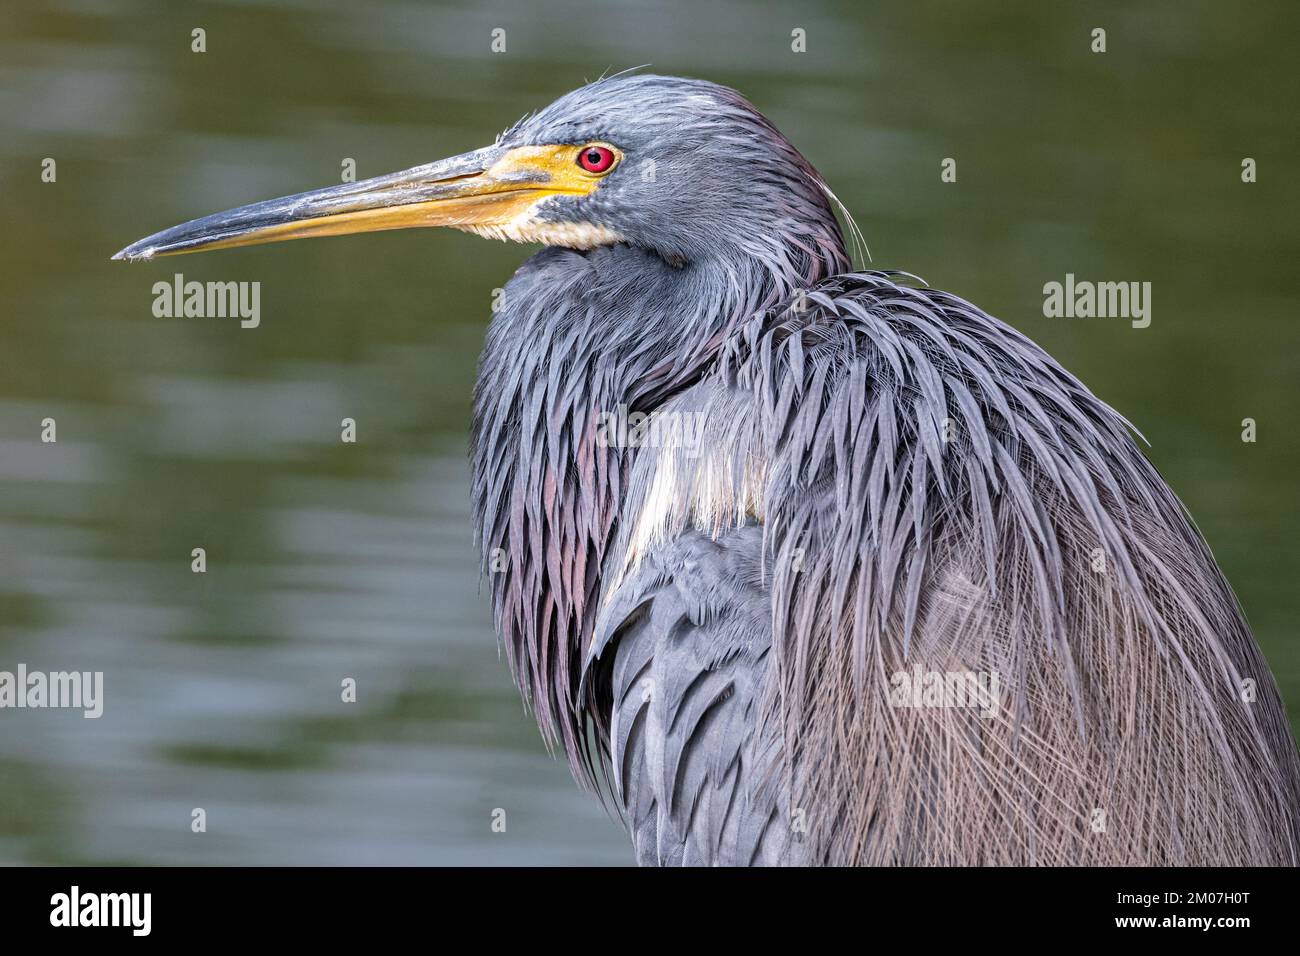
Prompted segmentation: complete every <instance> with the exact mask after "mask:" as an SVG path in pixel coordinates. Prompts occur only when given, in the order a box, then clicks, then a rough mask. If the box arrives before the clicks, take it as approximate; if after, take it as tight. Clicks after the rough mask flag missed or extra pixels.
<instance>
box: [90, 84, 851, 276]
mask: <svg viewBox="0 0 1300 956" xmlns="http://www.w3.org/2000/svg"><path fill="white" fill-rule="evenodd" d="M828 196H829V193H828V191H827V190H826V189H825V186H824V185H823V184H822V182H821V179H820V177H819V176H818V174H817V172H816V171H815V170H814V169H813V167H812V166H811V165H810V164H809V163H808V161H807V160H805V159H804V158H803V156H801V155H800V154H799V152H798V151H797V150H796V149H795V148H794V147H793V146H792V145H791V144H790V143H789V141H788V140H786V139H785V137H784V136H782V135H781V134H780V133H779V132H778V131H777V130H776V128H775V127H773V126H772V124H771V123H769V122H768V121H767V120H766V119H765V118H764V117H763V116H762V115H761V114H760V113H759V112H758V111H757V110H755V109H754V108H753V107H752V106H751V105H750V104H749V103H748V102H747V101H746V100H745V99H744V98H743V97H742V96H741V95H740V94H739V93H737V92H735V91H734V90H731V89H728V88H726V87H723V86H718V85H716V84H713V83H707V82H704V81H700V80H684V79H678V78H675V77H662V76H652V75H622V76H616V77H612V78H609V79H604V80H600V81H597V82H595V83H592V84H589V85H587V86H584V87H581V88H579V89H577V90H574V91H573V92H571V93H568V94H566V95H565V96H563V97H561V98H560V99H558V100H556V101H555V102H554V103H552V104H551V105H550V106H548V107H546V108H545V109H543V110H541V111H539V112H537V113H535V114H533V115H531V116H529V117H527V118H526V119H524V120H521V121H520V122H519V123H516V124H515V125H514V126H512V127H511V128H510V129H509V130H507V131H506V132H505V133H503V134H502V135H501V136H500V137H498V138H497V142H496V143H494V144H493V145H491V146H486V147H484V148H482V149H476V150H474V151H472V152H469V153H464V154H462V155H460V156H455V157H452V158H451V159H444V160H440V161H438V162H434V163H429V164H427V165H424V166H417V167H415V168H413V169H408V170H406V171H404V172H400V173H393V174H390V175H387V176H380V177H377V178H375V179H369V180H365V181H362V182H357V183H345V184H343V185H341V186H333V187H330V188H327V189H318V190H315V191H312V192H306V193H299V194H297V195H293V196H287V197H285V198H282V199H272V200H268V201H266V202H259V203H254V204H252V205H249V206H241V207H239V208H237V209H232V210H229V211H227V212H223V213H218V214H216V215H213V216H207V217H205V218H202V219H196V220H194V221H192V222H187V223H184V224H182V225H180V226H175V227H173V228H171V229H166V230H164V231H162V232H159V233H156V234H155V235H152V236H149V237H148V238H145V239H142V240H140V241H139V242H136V243H134V244H132V245H130V246H128V247H127V248H125V249H123V250H122V251H121V252H119V253H118V254H117V255H116V256H114V257H113V258H115V259H138V258H150V257H152V256H156V255H171V254H175V253H182V252H196V251H199V250H203V249H219V248H227V247H233V246H247V245H253V244H256V243H263V242H277V241H280V240H283V239H300V238H306V237H310V236H330V235H343V234H346V233H354V232H371V231H376V230H382V229H404V228H409V227H414V226H450V227H452V228H455V229H463V230H466V231H469V232H475V233H478V234H480V235H484V236H489V237H493V238H500V239H510V240H514V241H517V242H538V243H542V244H545V245H555V246H567V247H570V248H577V249H586V248H592V247H594V246H599V245H607V244H612V243H617V242H627V243H631V244H633V245H637V246H641V247H644V248H647V249H651V250H654V251H656V252H658V253H659V254H660V255H662V256H664V258H665V259H668V260H669V261H690V260H694V259H697V258H703V257H708V256H712V255H717V254H719V253H744V252H750V253H752V254H757V255H762V254H764V253H770V252H771V250H770V249H768V248H766V246H765V244H767V245H770V244H772V243H773V242H778V241H780V238H781V237H782V236H784V235H788V236H789V241H791V242H793V243H795V244H797V245H800V246H801V247H803V248H807V247H809V246H810V245H816V246H824V247H827V248H840V249H842V248H843V241H842V239H841V237H840V231H839V226H838V225H837V223H836V221H835V216H834V213H833V212H832V211H831V207H830V202H829V200H828Z"/></svg>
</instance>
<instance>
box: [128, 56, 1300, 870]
mask: <svg viewBox="0 0 1300 956" xmlns="http://www.w3.org/2000/svg"><path fill="white" fill-rule="evenodd" d="M432 226H446V227H451V228H453V229H458V230H462V231H466V232H471V233H476V234H478V235H479V236H484V237H489V238H496V239H502V240H510V241H514V242H518V243H527V244H540V245H541V246H542V248H541V249H540V250H538V251H536V252H535V253H534V254H533V255H531V257H530V258H528V259H527V260H526V261H525V262H524V263H523V264H522V265H521V266H520V267H519V269H518V271H517V272H515V274H514V275H513V277H512V278H511V279H510V280H509V282H508V283H507V284H506V285H505V286H504V291H503V293H502V294H501V296H500V299H499V300H498V302H497V303H496V305H495V307H494V309H493V314H492V316H491V318H490V323H489V325H488V329H487V332H486V341H485V345H484V350H483V353H482V357H481V359H480V365H479V370H478V379H477V384H476V387H475V392H474V412H473V423H472V430H471V432H472V439H471V471H472V482H471V488H472V498H473V509H472V510H473V515H474V525H475V528H474V531H475V539H476V543H477V545H478V547H479V548H480V549H481V552H482V554H483V574H484V580H485V581H486V585H485V586H486V589H487V590H489V591H490V596H491V604H492V610H493V621H494V625H495V628H496V631H497V634H498V642H499V647H502V648H504V651H505V656H506V658H507V659H508V662H509V665H510V667H511V668H512V671H513V675H514V678H515V680H516V683H517V684H518V687H519V689H520V692H521V694H522V696H523V698H524V700H525V702H526V703H527V705H528V706H529V708H530V709H531V711H532V712H533V714H534V715H535V717H536V720H537V722H538V724H539V726H540V728H541V731H542V735H543V737H544V738H545V740H546V742H547V743H548V745H550V746H551V747H552V748H553V749H557V750H559V751H561V752H562V753H563V754H564V755H565V757H566V758H567V761H568V763H569V765H570V766H571V768H572V771H573V773H574V775H575V777H576V778H577V780H578V782H579V783H580V784H582V785H583V786H585V787H587V788H589V789H592V790H594V791H596V792H597V793H598V794H600V795H601V797H602V798H603V799H607V800H609V801H611V802H612V803H613V804H614V805H615V807H616V809H617V815H618V816H619V817H620V818H621V819H622V820H623V821H624V822H625V824H626V827H627V829H628V832H629V834H630V838H631V842H632V846H633V850H634V853H635V857H636V860H637V861H638V862H639V863H641V864H647V865H655V864H658V865H678V864H682V865H1001V864H1011V865H1025V864H1032V865H1202V864H1223V865H1234V864H1236V865H1247V864H1249V865H1295V864H1296V863H1297V857H1298V855H1300V816H1298V810H1297V808H1298V807H1300V761H1298V759H1297V750H1296V745H1295V741H1294V739H1293V737H1292V735H1291V731H1290V728H1289V726H1288V723H1287V719H1286V712H1285V709H1284V706H1283V703H1282V700H1281V696H1280V693H1279V691H1278V688H1277V685H1276V682H1275V681H1274V678H1273V676H1272V674H1271V672H1270V670H1269V667H1268V665H1267V663H1266V661H1265V659H1264V657H1263V654H1262V653H1261V651H1260V649H1259V647H1258V645H1257V644H1256V642H1255V639H1254V637H1253V635H1252V633H1251V630H1250V628H1249V626H1248V624H1247V621H1246V618H1245V615H1244V613H1243V610H1242V608H1241V606H1240V604H1239V603H1238V601H1237V599H1236V597H1235V595H1234V593H1233V591H1232V589H1231V587H1230V585H1229V584H1228V582H1227V580H1226V578H1225V577H1224V575H1223V573H1222V572H1221V571H1220V569H1219V567H1218V565H1217V564H1216V562H1215V559H1214V557H1213V556H1212V554H1211V551H1210V549H1209V547H1208V545H1207V544H1206V542H1205V540H1204V538H1203V537H1202V535H1201V534H1200V532H1199V531H1198V529H1197V528H1196V526H1195V525H1194V523H1193V521H1192V519H1191V517H1190V516H1189V514H1188V513H1187V511H1186V509H1185V507H1184V506H1183V504H1182V503H1181V502H1180V500H1179V499H1178V497H1177V496H1176V495H1175V493H1174V492H1173V491H1172V490H1171V488H1170V487H1169V485H1168V484H1166V482H1165V481H1164V480H1163V479H1162V477H1161V475H1160V474H1159V473H1158V472H1157V470H1156V468H1155V467H1154V466H1153V465H1152V464H1151V463H1150V462H1149V461H1148V459H1147V458H1146V457H1145V455H1144V453H1143V452H1142V450H1141V447H1140V445H1139V440H1140V438H1141V436H1140V434H1139V433H1137V432H1136V429H1134V428H1133V426H1131V425H1130V424H1129V422H1128V421H1127V420H1126V419H1125V418H1124V417H1122V416H1121V415H1120V414H1118V413H1117V412H1116V411H1114V410H1113V409H1112V408H1111V407H1110V406H1108V405H1107V404H1106V403H1104V402H1103V401H1102V400H1101V399H1099V398H1097V397H1096V396H1095V395H1094V394H1093V393H1092V392H1091V391H1089V389H1088V388H1086V387H1085V386H1084V385H1083V384H1082V382H1081V381H1080V380H1079V379H1078V378H1076V377H1075V376H1074V375H1072V374H1071V373H1069V372H1067V371H1066V370H1065V368H1064V367H1063V366H1062V365H1061V364H1060V363H1059V362H1057V361H1056V360H1055V359H1054V358H1053V357H1052V356H1050V355H1049V354H1047V352H1045V351H1044V350H1043V349H1042V348H1041V347H1039V346H1038V345H1037V344H1035V343H1034V342H1033V341H1031V340H1030V339H1029V338H1028V337H1027V336H1026V335H1024V334H1022V333H1021V332H1019V331H1018V330H1017V329H1015V328H1014V327H1013V326H1011V325H1009V324H1006V323H1004V322H1003V321H1001V320H999V319H997V318H994V317H993V316H991V315H989V314H987V313H986V312H984V311H983V310H981V309H980V308H978V307H976V306H975V305H972V304H971V303H970V302H968V301H966V300H964V299H962V298H960V297H958V296H956V295H953V294H950V293H947V292H943V291H940V290H938V289H935V288H932V287H930V286H929V285H928V284H926V283H924V282H922V281H921V280H919V279H917V278H915V277H914V276H911V275H910V274H907V273H904V272H890V271H882V270H879V269H875V268H870V269H863V268H860V267H855V265H854V254H855V251H856V250H855V248H854V247H855V246H856V245H857V243H858V240H859V239H860V236H861V233H860V231H859V230H858V228H857V227H856V225H854V222H853V218H852V216H850V215H849V214H848V211H847V210H846V209H845V208H844V207H843V205H842V204H841V203H840V202H839V200H838V199H836V197H835V194H834V193H833V192H832V191H831V189H830V188H829V187H828V185H827V183H826V182H825V180H824V179H823V178H822V176H821V175H820V174H819V173H818V172H817V170H816V169H815V168H814V167H813V165H812V164H811V163H810V162H809V161H808V160H807V159H806V158H805V157H804V156H803V155H802V154H801V153H800V152H799V150H798V149H796V148H795V146H794V145H793V144H792V143H791V142H790V141H789V140H788V139H787V138H786V137H785V136H784V135H782V133H781V132H779V131H778V129H777V128H776V127H775V126H774V125H773V123H772V122H770V121H769V120H768V119H767V118H766V117H764V116H763V114H761V113H760V112H759V111H758V110H757V109H756V108H755V107H754V106H753V105H751V103H750V102H749V101H748V100H746V99H745V98H744V97H743V96H742V95H741V94H740V93H738V92H737V91H735V90H733V89H731V88H728V87H725V86H721V85H717V84H714V83H712V82H708V81H704V80H694V79H684V78H677V77H670V76H656V75H651V74H648V73H640V72H635V73H625V74H619V75H616V76H611V77H603V78H601V79H599V80H597V81H596V82H592V83H588V84H586V85H583V86H581V87H579V88H577V89H575V90H573V91H571V92H569V93H567V94H565V95H563V96H561V97H560V98H559V99H558V100H556V101H555V102H553V103H551V104H550V105H549V106H546V107H544V108H542V109H540V110H539V111H537V112H534V113H532V114H530V115H529V116H527V117H525V118H524V119H522V120H521V121H519V122H518V123H516V124H514V125H513V126H511V127H510V128H509V129H507V130H506V131H505V132H504V133H502V134H501V135H500V136H498V137H497V138H496V141H495V142H494V143H493V144H492V145H490V146H486V147H482V148H478V149H474V150H473V151H471V152H467V153H464V154H462V155H459V156H456V157H453V158H450V159H444V160H440V161H437V162H432V163H428V164H426V165H421V166H416V167H414V168H412V169H409V170H406V171H404V172H398V173H394V174H391V175H385V176H380V177H377V178H374V179H369V180H365V181H360V182H355V183H344V184H342V185H335V186H332V187H328V188H323V189H317V190H314V191H310V192H304V193H300V194H297V195H293V196H289V197H286V198H281V199H272V200H269V201H265V202H257V203H253V204H251V205H245V206H241V207H239V208H235V209H232V210H230V211H227V212H223V213H218V214H216V215H212V216H207V217H205V218H201V219H196V220H193V221H191V222H187V223H184V224H183V225H179V226H175V227H173V228H170V229H166V230H164V231H162V232H159V233H157V234H155V235H152V236H149V237H148V238H145V239H142V240H140V241H139V242H136V243H134V244H132V245H130V246H128V247H127V248H125V249H123V250H122V251H121V252H119V253H117V255H115V256H114V257H113V258H115V259H128V260H133V259H149V258H151V257H153V256H162V255H171V254H175V253H189V252H196V251H200V250H211V249H221V248H226V247H238V246H247V245H252V244H256V243H267V242H276V241H280V240H286V239H297V238H304V237H313V236H331V235H342V234H347V233H359V232H367V231H374V230H385V229H401V228H407V227H432ZM619 416H623V417H624V418H625V419H626V420H627V421H634V422H635V426H634V427H631V428H615V427H610V425H611V422H613V421H615V420H617V419H618V418H619ZM963 686H964V687H965V689H966V690H967V691H969V693H967V694H966V695H965V696H964V698H963V695H962V693H961V691H962V688H963ZM972 704H976V705H978V706H973V705H972Z"/></svg>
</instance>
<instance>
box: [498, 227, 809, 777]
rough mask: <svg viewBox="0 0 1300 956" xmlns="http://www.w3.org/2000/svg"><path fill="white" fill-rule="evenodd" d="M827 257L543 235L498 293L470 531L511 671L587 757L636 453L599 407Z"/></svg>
mask: <svg viewBox="0 0 1300 956" xmlns="http://www.w3.org/2000/svg"><path fill="white" fill-rule="evenodd" d="M828 265H829V263H821V264H812V265H810V266H809V267H808V269H807V271H809V272H811V273H813V274H811V275H786V274H783V273H781V272H779V271H776V270H773V269H772V268H771V267H770V266H767V265H764V264H762V263H760V262H758V261H756V260H754V259H751V258H744V257H737V258H735V259H732V260H727V259H718V260H716V261H709V262H697V263H689V264H686V265H684V266H680V267H675V266H673V265H671V264H669V263H667V262H665V261H664V260H663V259H661V258H660V257H658V256H656V255H654V254H652V253H648V252H645V251H644V250H640V249H635V248H632V247H629V246H625V245H617V246H608V247H603V248H600V249H595V250H591V251H590V252H587V253H582V254H580V253H576V252H572V251H568V250H562V249H547V250H544V251H543V252H540V253H538V254H537V255H535V256H533V257H532V258H531V259H529V260H528V262H526V263H525V264H524V265H523V267H522V268H520V270H519V271H518V272H517V273H516V274H515V276H514V278H513V279H512V280H511V281H510V283H509V284H508V285H507V286H506V289H505V291H504V294H503V295H502V296H501V298H500V303H499V308H498V310H497V312H496V315H495V316H494V317H493V320H492V323H491V327H490V329H489V331H488V336H487V342H486V346H485V349H484V353H483V357H482V360H481V363H480V368H479V379H478V384H477V386H476V389H475V401H474V406H475V414H474V437H473V445H474V447H473V468H474V475H473V489H474V507H475V512H476V519H477V523H478V528H477V537H478V540H479V544H480V546H481V548H482V550H483V564H484V572H485V573H486V574H487V576H488V580H489V582H490V586H491V591H492V598H493V610H494V617H495V623H496V625H497V629H498V633H499V634H500V635H501V639H502V641H503V643H504V644H505V647H506V651H507V654H508V655H509V657H510V661H511V664H512V666H513V668H514V670H515V676H516V680H517V681H518V683H519V685H520V688H521V689H522V690H523V692H524V694H525V696H526V697H527V698H528V699H529V701H530V703H531V704H532V706H533V708H534V710H535V712H536V715H537V719H538V722H539V724H541V726H542V728H543V731H544V732H546V733H547V735H548V737H550V738H552V739H559V740H560V742H561V743H562V744H563V745H564V748H565V751H566V752H567V753H568V755H569V756H570V759H571V762H572V763H573V764H574V767H575V769H576V770H578V771H581V770H583V769H584V768H583V766H582V764H583V762H584V760H585V759H586V758H587V755H586V745H585V743H584V741H585V739H586V738H585V732H584V730H583V727H582V716H581V713H580V709H579V705H578V702H577V700H576V697H577V687H578V679H579V676H580V668H581V663H582V660H583V653H584V651H585V649H586V647H587V644H588V643H589V638H590V635H591V630H592V625H593V618H594V614H595V609H596V608H597V607H598V604H599V596H600V570H601V566H602V563H603V562H604V559H605V553H606V549H607V547H608V546H609V543H610V542H611V540H612V538H613V536H614V534H615V532H616V531H617V520H618V515H619V513H620V511H621V504H622V495H623V489H624V486H625V484H626V476H627V475H628V473H629V470H630V467H631V464H632V461H633V458H634V456H635V454H636V450H635V449H629V448H620V447H611V446H610V445H609V444H608V443H607V442H604V441H598V440H597V438H598V424H599V423H600V422H601V420H602V415H609V414H614V415H619V414H631V413H636V412H641V413H649V412H651V411H653V410H654V409H655V408H657V407H658V406H659V405H661V404H662V403H663V402H664V401H665V400H667V399H668V398H670V397H671V396H672V395H674V394H676V393H678V392H680V391H681V390H682V389H684V388H686V387H688V386H689V385H691V384H692V383H694V382H695V381H697V380H698V379H699V378H700V377H701V376H702V375H703V374H705V373H706V372H707V370H708V369H709V367H710V366H711V364H712V362H713V360H714V357H715V356H716V354H717V352H718V350H719V348H720V346H721V344H722V343H723V341H724V340H725V338H726V336H727V335H728V334H729V332H730V331H731V330H732V329H734V328H735V327H736V326H737V325H739V323H740V322H742V321H743V320H744V319H745V318H747V317H749V316H750V315H752V314H753V313H754V312H756V311H758V310H761V309H764V308H768V307H770V306H772V305H774V304H775V303H776V302H777V301H779V300H780V299H782V298H784V297H785V296H786V295H788V294H789V293H790V292H791V291H792V290H793V289H794V288H797V287H801V286H803V285H806V284H809V283H810V282H812V281H815V280H816V279H819V278H822V274H823V273H824V272H825V271H828V269H827V268H826V266H828Z"/></svg>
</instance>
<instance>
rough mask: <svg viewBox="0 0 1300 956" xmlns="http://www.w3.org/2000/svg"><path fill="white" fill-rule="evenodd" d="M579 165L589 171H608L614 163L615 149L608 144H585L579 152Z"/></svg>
mask: <svg viewBox="0 0 1300 956" xmlns="http://www.w3.org/2000/svg"><path fill="white" fill-rule="evenodd" d="M578 165H579V166H581V167H582V168H583V169H585V170H586V171H587V172H589V173H603V172H607V171H608V170H609V168H610V167H611V166H613V165H614V151H613V150H612V149H610V148H609V147H608V146H584V147H582V152H580V153H579V154H578Z"/></svg>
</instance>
